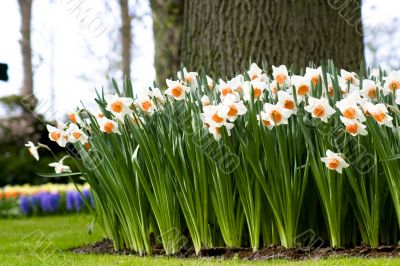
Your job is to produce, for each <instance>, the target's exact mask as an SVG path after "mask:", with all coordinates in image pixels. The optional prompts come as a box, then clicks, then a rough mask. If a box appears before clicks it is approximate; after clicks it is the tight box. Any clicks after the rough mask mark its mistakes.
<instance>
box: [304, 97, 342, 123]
mask: <svg viewBox="0 0 400 266" xmlns="http://www.w3.org/2000/svg"><path fill="white" fill-rule="evenodd" d="M304 110H306V111H307V112H309V113H311V116H312V117H314V118H319V119H321V121H322V122H324V123H327V122H328V118H329V117H331V115H333V114H334V113H335V112H336V111H335V109H333V108H332V107H331V106H330V105H329V101H328V99H326V98H321V99H317V98H314V97H309V98H308V105H307V106H306V107H304Z"/></svg>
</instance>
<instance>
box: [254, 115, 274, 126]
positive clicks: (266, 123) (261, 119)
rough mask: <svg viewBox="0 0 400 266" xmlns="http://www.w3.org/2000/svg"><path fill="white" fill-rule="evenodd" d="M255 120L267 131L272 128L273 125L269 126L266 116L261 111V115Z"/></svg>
mask: <svg viewBox="0 0 400 266" xmlns="http://www.w3.org/2000/svg"><path fill="white" fill-rule="evenodd" d="M257 120H258V121H261V123H262V124H263V125H264V126H265V127H267V128H268V129H269V130H271V129H272V128H273V127H274V126H273V125H271V122H270V120H269V116H268V114H267V113H266V112H264V111H261V114H259V115H257Z"/></svg>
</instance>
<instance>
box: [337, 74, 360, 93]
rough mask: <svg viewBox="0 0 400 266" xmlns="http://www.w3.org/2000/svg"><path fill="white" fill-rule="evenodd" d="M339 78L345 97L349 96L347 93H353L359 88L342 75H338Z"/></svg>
mask: <svg viewBox="0 0 400 266" xmlns="http://www.w3.org/2000/svg"><path fill="white" fill-rule="evenodd" d="M337 78H338V83H339V87H340V91H341V93H342V96H343V97H347V95H348V94H349V93H352V92H354V91H355V90H357V89H358V87H356V86H354V85H353V84H352V83H349V81H347V80H346V79H344V78H342V77H337Z"/></svg>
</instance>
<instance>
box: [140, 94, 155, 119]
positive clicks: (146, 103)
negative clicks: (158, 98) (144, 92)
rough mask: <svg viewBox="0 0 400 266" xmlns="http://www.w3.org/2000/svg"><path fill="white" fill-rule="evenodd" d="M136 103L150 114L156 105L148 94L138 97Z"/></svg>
mask: <svg viewBox="0 0 400 266" xmlns="http://www.w3.org/2000/svg"><path fill="white" fill-rule="evenodd" d="M136 104H137V105H138V106H139V107H140V109H141V110H142V111H143V112H144V113H146V114H149V115H152V114H153V113H154V111H155V110H156V105H155V104H154V102H153V101H152V100H151V99H150V97H148V96H145V97H142V98H140V99H139V100H138V101H137V103H136Z"/></svg>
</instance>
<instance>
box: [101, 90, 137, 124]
mask: <svg viewBox="0 0 400 266" xmlns="http://www.w3.org/2000/svg"><path fill="white" fill-rule="evenodd" d="M104 98H105V100H106V102H107V106H106V110H107V111H109V112H111V113H112V114H113V115H114V116H115V117H117V118H118V119H119V120H121V121H123V119H124V117H125V115H129V114H131V113H132V112H133V111H132V109H131V108H130V106H131V105H132V103H133V99H131V98H126V97H119V96H118V95H117V94H114V95H106V96H105V97H104Z"/></svg>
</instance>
